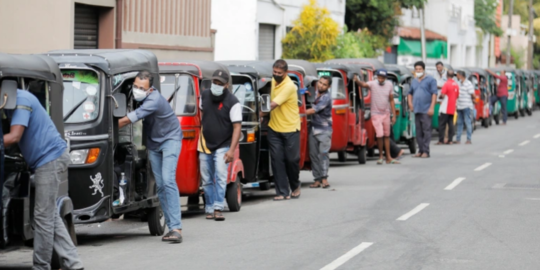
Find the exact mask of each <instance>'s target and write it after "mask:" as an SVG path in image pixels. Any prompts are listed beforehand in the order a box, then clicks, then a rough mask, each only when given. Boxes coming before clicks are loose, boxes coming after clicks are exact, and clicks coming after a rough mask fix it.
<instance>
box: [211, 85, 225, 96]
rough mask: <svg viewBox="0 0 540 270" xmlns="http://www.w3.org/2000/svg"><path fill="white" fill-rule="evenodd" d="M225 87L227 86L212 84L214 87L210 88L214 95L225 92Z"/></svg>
mask: <svg viewBox="0 0 540 270" xmlns="http://www.w3.org/2000/svg"><path fill="white" fill-rule="evenodd" d="M223 89H225V86H221V85H217V84H214V83H213V84H212V87H211V88H210V91H212V95H214V96H221V95H222V94H223Z"/></svg>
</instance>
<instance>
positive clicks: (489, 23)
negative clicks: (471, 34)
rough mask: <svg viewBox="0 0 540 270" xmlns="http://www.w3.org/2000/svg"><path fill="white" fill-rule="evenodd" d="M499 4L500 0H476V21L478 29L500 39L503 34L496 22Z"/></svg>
mask: <svg viewBox="0 0 540 270" xmlns="http://www.w3.org/2000/svg"><path fill="white" fill-rule="evenodd" d="M498 2H499V1H498V0H474V20H475V22H476V27H478V28H480V29H482V31H483V32H484V33H489V34H493V35H495V36H498V37H499V36H501V35H502V33H503V32H502V30H501V28H500V27H498V26H497V22H496V21H495V14H496V12H497V4H498Z"/></svg>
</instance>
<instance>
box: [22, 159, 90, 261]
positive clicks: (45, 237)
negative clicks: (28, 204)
mask: <svg viewBox="0 0 540 270" xmlns="http://www.w3.org/2000/svg"><path fill="white" fill-rule="evenodd" d="M69 162H70V157H69V153H68V151H67V150H66V151H65V152H64V153H63V154H62V155H61V156H60V157H59V158H57V159H55V160H53V161H51V162H49V163H47V164H45V165H43V166H41V167H38V168H37V169H36V173H35V175H34V180H35V187H36V195H35V206H34V207H35V208H34V266H33V267H32V269H46V270H49V269H51V266H50V263H51V258H52V255H53V249H54V250H55V251H56V253H57V254H58V256H60V258H61V262H62V264H63V266H64V267H66V268H67V269H79V268H83V265H82V262H81V260H80V259H79V255H78V254H77V249H76V248H75V246H74V245H73V241H71V238H70V236H69V234H68V231H67V229H66V226H65V225H64V222H63V221H62V218H61V217H60V215H59V214H58V208H57V206H56V197H57V196H58V185H59V184H60V182H62V181H67V178H68V164H69Z"/></svg>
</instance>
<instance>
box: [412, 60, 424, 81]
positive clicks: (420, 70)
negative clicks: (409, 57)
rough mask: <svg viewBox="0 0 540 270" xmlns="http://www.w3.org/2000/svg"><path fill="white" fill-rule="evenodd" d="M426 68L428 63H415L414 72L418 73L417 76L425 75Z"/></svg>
mask: <svg viewBox="0 0 540 270" xmlns="http://www.w3.org/2000/svg"><path fill="white" fill-rule="evenodd" d="M425 69H426V64H424V62H422V61H418V62H416V63H414V72H415V73H416V78H422V77H424V71H425Z"/></svg>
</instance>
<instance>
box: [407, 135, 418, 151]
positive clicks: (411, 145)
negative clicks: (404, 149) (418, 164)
mask: <svg viewBox="0 0 540 270" xmlns="http://www.w3.org/2000/svg"><path fill="white" fill-rule="evenodd" d="M407 144H408V145H409V152H410V153H411V155H414V154H416V138H412V139H409V141H408V143H407Z"/></svg>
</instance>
